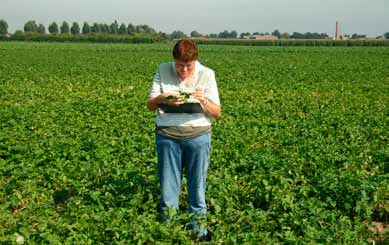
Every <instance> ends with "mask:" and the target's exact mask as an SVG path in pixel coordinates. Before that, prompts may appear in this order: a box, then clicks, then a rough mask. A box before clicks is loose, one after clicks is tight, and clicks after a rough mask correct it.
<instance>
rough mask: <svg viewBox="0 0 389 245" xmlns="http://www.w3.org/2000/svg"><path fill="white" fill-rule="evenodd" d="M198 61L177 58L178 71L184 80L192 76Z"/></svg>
mask: <svg viewBox="0 0 389 245" xmlns="http://www.w3.org/2000/svg"><path fill="white" fill-rule="evenodd" d="M195 63H196V61H195V60H193V61H187V62H185V61H180V60H176V71H177V73H178V75H179V76H180V78H181V79H182V80H185V79H187V78H190V77H191V76H192V75H193V73H194V70H195Z"/></svg>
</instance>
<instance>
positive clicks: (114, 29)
mask: <svg viewBox="0 0 389 245" xmlns="http://www.w3.org/2000/svg"><path fill="white" fill-rule="evenodd" d="M110 32H111V33H112V34H118V32H119V24H118V22H117V21H116V20H115V21H114V22H113V23H112V24H111V25H110Z"/></svg>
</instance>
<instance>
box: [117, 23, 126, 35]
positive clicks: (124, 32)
mask: <svg viewBox="0 0 389 245" xmlns="http://www.w3.org/2000/svg"><path fill="white" fill-rule="evenodd" d="M118 32H119V34H121V35H124V34H127V27H126V25H125V24H123V23H122V24H121V25H120V27H119V31H118Z"/></svg>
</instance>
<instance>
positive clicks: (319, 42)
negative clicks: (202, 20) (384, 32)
mask: <svg viewBox="0 0 389 245" xmlns="http://www.w3.org/2000/svg"><path fill="white" fill-rule="evenodd" d="M196 42H197V43H198V44H209V45H239V46H328V47H336V46H347V47H353V46H367V47H377V46H389V40H383V39H375V40H370V39H369V40H363V39H362V40H331V39H278V40H254V39H207V38H199V39H196Z"/></svg>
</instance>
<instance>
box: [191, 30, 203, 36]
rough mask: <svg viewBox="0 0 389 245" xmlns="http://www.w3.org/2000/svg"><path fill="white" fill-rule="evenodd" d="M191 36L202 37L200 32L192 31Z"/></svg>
mask: <svg viewBox="0 0 389 245" xmlns="http://www.w3.org/2000/svg"><path fill="white" fill-rule="evenodd" d="M190 36H191V37H201V36H202V35H201V34H200V33H199V32H198V31H192V32H191V33H190Z"/></svg>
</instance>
